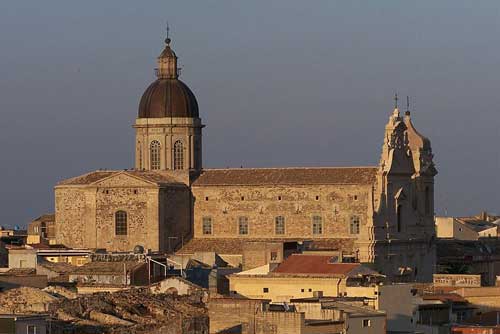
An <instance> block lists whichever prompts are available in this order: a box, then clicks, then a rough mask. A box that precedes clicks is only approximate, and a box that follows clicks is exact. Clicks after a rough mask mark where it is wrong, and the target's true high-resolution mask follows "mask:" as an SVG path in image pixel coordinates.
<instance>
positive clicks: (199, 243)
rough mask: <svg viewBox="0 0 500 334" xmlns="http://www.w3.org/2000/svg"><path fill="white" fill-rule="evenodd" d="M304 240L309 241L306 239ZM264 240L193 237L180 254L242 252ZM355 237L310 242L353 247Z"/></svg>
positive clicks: (311, 246)
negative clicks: (244, 248)
mask: <svg viewBox="0 0 500 334" xmlns="http://www.w3.org/2000/svg"><path fill="white" fill-rule="evenodd" d="M302 241H308V240H307V239H304V240H302ZM250 242H262V239H252V238H193V239H191V240H189V241H188V242H186V243H185V244H184V246H183V247H182V249H180V250H179V251H177V253H178V254H193V253H195V252H215V253H217V254H241V253H242V252H243V247H244V245H245V244H246V243H250ZM265 242H269V243H273V242H299V240H297V239H285V238H272V239H266V241H265ZM353 243H354V239H346V238H336V239H335V238H332V239H326V238H325V239H321V240H314V241H311V242H310V244H308V248H309V249H312V250H339V249H345V250H347V249H352V247H353Z"/></svg>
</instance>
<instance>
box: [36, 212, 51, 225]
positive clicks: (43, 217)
mask: <svg viewBox="0 0 500 334" xmlns="http://www.w3.org/2000/svg"><path fill="white" fill-rule="evenodd" d="M55 217H56V215H55V214H54V213H47V214H44V215H41V216H40V217H38V218H36V219H34V220H33V221H39V222H42V223H51V222H54V221H55Z"/></svg>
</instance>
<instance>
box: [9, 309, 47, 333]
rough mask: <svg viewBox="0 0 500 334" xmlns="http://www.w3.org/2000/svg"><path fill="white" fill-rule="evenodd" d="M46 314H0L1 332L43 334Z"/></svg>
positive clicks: (45, 329)
mask: <svg viewBox="0 0 500 334" xmlns="http://www.w3.org/2000/svg"><path fill="white" fill-rule="evenodd" d="M47 330H48V325H47V315H35V314H29V315H23V314H0V333H1V334H45V333H46V332H47Z"/></svg>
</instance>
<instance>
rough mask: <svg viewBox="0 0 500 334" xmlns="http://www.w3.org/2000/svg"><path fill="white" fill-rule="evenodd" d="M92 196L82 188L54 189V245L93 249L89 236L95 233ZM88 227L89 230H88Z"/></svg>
mask: <svg viewBox="0 0 500 334" xmlns="http://www.w3.org/2000/svg"><path fill="white" fill-rule="evenodd" d="M91 196H92V194H91V193H89V190H87V189H84V188H56V189H55V214H56V218H55V229H56V243H58V244H63V245H66V246H69V247H80V248H85V247H94V245H90V244H89V242H90V239H91V238H90V236H89V234H90V233H91V232H92V231H95V228H92V227H94V226H95V225H94V224H95V215H93V212H92V211H93V210H92V209H93V206H94V205H92V202H91V201H90V200H89V199H90V198H91ZM89 227H90V228H89Z"/></svg>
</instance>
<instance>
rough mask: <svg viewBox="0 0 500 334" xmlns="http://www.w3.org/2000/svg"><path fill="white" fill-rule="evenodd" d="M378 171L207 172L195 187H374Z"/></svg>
mask: <svg viewBox="0 0 500 334" xmlns="http://www.w3.org/2000/svg"><path fill="white" fill-rule="evenodd" d="M377 170H378V169H377V167H335V168H333V167H328V168H327V167H324V168H323V167H320V168H309V167H303V168H298V167H297V168H228V169H206V170H203V172H202V173H201V175H200V176H199V177H198V179H196V180H195V181H194V183H193V186H218V185H292V184H372V183H374V182H375V177H376V173H377Z"/></svg>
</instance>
